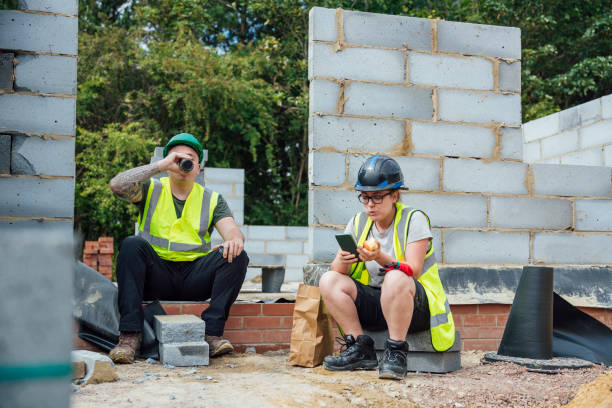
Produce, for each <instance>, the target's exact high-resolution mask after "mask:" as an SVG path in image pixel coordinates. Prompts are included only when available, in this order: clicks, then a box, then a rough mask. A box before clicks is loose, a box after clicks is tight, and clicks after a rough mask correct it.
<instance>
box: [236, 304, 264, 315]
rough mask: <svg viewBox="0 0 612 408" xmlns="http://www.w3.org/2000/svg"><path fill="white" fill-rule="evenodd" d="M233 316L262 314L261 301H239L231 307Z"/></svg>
mask: <svg viewBox="0 0 612 408" xmlns="http://www.w3.org/2000/svg"><path fill="white" fill-rule="evenodd" d="M230 315H233V316H260V315H261V303H237V304H234V305H233V306H232V308H231V309H230Z"/></svg>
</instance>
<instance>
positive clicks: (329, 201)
mask: <svg viewBox="0 0 612 408" xmlns="http://www.w3.org/2000/svg"><path fill="white" fill-rule="evenodd" d="M357 195H358V192H356V191H350V190H319V189H316V190H310V191H309V192H308V197H309V200H312V206H313V207H312V208H313V211H312V212H309V214H308V216H309V218H310V221H309V222H308V223H309V224H311V225H312V224H333V225H346V224H347V223H348V221H349V220H350V219H351V217H352V216H354V215H355V214H357V213H358V212H360V211H363V204H361V203H360V202H359V200H358V199H357Z"/></svg>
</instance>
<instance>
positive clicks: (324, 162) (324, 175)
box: [308, 152, 346, 187]
mask: <svg viewBox="0 0 612 408" xmlns="http://www.w3.org/2000/svg"><path fill="white" fill-rule="evenodd" d="M308 179H309V180H310V183H311V184H312V185H315V186H332V187H334V186H341V185H342V184H344V182H345V181H346V155H345V154H344V153H327V152H310V153H308Z"/></svg>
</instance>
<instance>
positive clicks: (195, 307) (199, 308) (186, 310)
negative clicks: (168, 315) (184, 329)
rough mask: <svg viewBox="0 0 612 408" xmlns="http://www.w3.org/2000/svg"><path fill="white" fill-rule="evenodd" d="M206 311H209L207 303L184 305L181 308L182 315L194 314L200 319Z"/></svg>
mask: <svg viewBox="0 0 612 408" xmlns="http://www.w3.org/2000/svg"><path fill="white" fill-rule="evenodd" d="M206 309H208V304H207V303H183V305H182V306H181V314H192V315H195V316H197V317H200V316H201V315H202V312H203V311H204V310H206Z"/></svg>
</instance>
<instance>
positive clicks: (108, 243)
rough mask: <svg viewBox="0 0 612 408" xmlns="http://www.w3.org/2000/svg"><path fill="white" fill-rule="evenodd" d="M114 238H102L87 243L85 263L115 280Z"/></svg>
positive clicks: (84, 256) (84, 252)
mask: <svg viewBox="0 0 612 408" xmlns="http://www.w3.org/2000/svg"><path fill="white" fill-rule="evenodd" d="M114 251H115V250H114V247H113V237H100V238H98V240H97V241H85V248H84V249H83V263H84V264H85V265H87V266H89V267H90V268H93V269H95V270H97V271H98V272H100V273H101V274H102V275H104V276H106V277H107V278H108V279H110V280H112V279H113V253H114Z"/></svg>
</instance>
